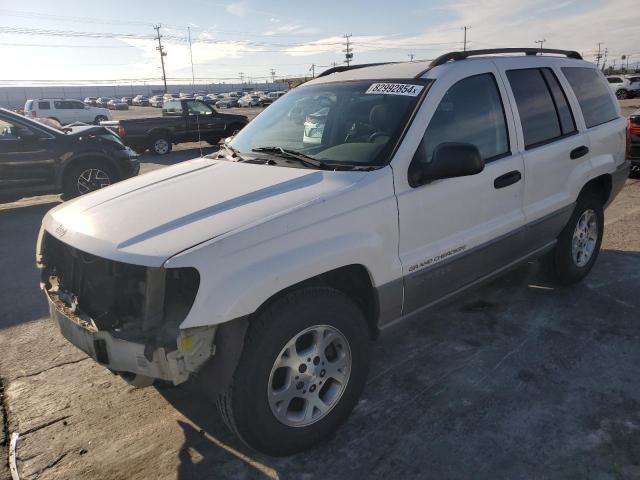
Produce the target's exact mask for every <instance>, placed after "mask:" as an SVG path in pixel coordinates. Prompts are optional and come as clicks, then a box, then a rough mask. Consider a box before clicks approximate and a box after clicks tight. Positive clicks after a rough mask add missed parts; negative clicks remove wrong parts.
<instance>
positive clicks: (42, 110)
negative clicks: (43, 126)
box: [24, 98, 111, 125]
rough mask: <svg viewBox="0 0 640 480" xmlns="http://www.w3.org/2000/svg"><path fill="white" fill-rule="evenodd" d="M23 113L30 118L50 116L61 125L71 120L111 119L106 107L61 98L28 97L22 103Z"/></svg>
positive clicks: (95, 120) (100, 120)
mask: <svg viewBox="0 0 640 480" xmlns="http://www.w3.org/2000/svg"><path fill="white" fill-rule="evenodd" d="M24 114H25V115H26V116H27V117H31V118H51V119H53V120H56V121H58V122H59V123H60V124H61V125H67V124H69V123H73V122H82V123H94V124H96V125H99V124H100V122H104V121H106V120H111V112H110V111H109V109H107V108H100V107H92V106H90V105H85V104H84V103H83V102H81V101H80V100H71V99H62V98H37V99H29V100H27V102H26V103H25V104H24Z"/></svg>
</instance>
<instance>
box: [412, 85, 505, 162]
mask: <svg viewBox="0 0 640 480" xmlns="http://www.w3.org/2000/svg"><path fill="white" fill-rule="evenodd" d="M422 142H423V143H422V147H423V148H424V151H425V154H426V156H425V158H426V159H427V161H428V162H430V161H431V158H432V156H433V152H434V150H435V149H436V147H437V146H438V145H439V144H441V143H445V142H462V143H470V144H472V145H475V146H476V147H478V149H479V150H480V154H481V155H482V158H483V159H484V160H490V159H492V158H495V157H498V156H500V155H504V154H506V153H508V152H509V136H508V134H507V125H506V122H505V117H504V110H503V108H502V100H501V99H500V92H499V91H498V87H497V85H496V82H495V79H494V77H493V75H491V74H489V73H486V74H483V75H476V76H473V77H469V78H465V79H464V80H460V81H459V82H458V83H456V84H454V85H453V86H452V87H451V88H450V89H449V90H448V91H447V93H446V94H445V95H444V97H443V98H442V100H441V102H440V104H439V105H438V108H437V109H436V111H435V113H434V114H433V117H432V118H431V121H430V122H429V126H428V127H427V130H426V132H425V134H424V137H423V139H422Z"/></svg>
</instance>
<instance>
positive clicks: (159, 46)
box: [153, 25, 167, 93]
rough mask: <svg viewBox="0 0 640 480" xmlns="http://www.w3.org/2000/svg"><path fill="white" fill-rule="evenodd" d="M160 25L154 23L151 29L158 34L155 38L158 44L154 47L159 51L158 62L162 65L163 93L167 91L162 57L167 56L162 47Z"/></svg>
mask: <svg viewBox="0 0 640 480" xmlns="http://www.w3.org/2000/svg"><path fill="white" fill-rule="evenodd" d="M161 27H162V25H155V26H154V27H153V29H154V30H155V31H156V33H157V34H158V36H157V37H156V40H158V46H157V47H156V50H158V51H159V52H160V64H161V65H162V81H163V82H164V93H167V74H166V73H165V71H164V57H166V56H167V52H165V51H164V49H163V47H162V40H161V38H162V35H160V28H161Z"/></svg>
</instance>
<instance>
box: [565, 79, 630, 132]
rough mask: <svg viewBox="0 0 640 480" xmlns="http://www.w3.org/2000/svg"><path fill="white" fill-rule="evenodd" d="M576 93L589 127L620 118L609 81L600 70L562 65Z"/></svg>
mask: <svg viewBox="0 0 640 480" xmlns="http://www.w3.org/2000/svg"><path fill="white" fill-rule="evenodd" d="M562 73H564V76H565V77H567V80H568V81H569V84H570V85H571V88H572V89H573V92H574V93H575V94H576V97H577V99H578V103H580V109H581V110H582V116H583V117H584V122H585V124H586V125H587V128H591V127H595V126H596V125H601V124H603V123H606V122H610V121H611V120H615V119H616V118H618V113H617V111H616V107H615V104H614V103H613V98H612V95H611V89H610V88H609V86H608V84H607V81H606V80H605V78H604V77H603V76H602V74H601V73H600V71H599V70H596V69H595V68H587V67H562Z"/></svg>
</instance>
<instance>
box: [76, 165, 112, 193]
mask: <svg viewBox="0 0 640 480" xmlns="http://www.w3.org/2000/svg"><path fill="white" fill-rule="evenodd" d="M109 185H111V179H110V178H109V175H108V174H107V173H106V172H105V171H104V170H100V169H99V168H88V169H86V170H84V171H83V172H82V173H81V174H80V175H79V176H78V180H77V181H76V186H77V188H78V193H79V194H80V195H83V194H85V193H89V192H93V191H95V190H99V189H101V188H104V187H108V186H109Z"/></svg>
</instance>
